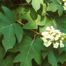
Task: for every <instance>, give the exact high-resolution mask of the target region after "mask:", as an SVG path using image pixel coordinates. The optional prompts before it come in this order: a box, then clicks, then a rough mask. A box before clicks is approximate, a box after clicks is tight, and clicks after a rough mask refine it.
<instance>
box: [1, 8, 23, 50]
mask: <svg viewBox="0 0 66 66" xmlns="http://www.w3.org/2000/svg"><path fill="white" fill-rule="evenodd" d="M2 8H3V11H4V12H5V13H4V14H3V13H0V34H2V35H3V40H2V43H3V46H4V48H5V50H6V51H7V50H8V49H11V48H13V47H14V45H15V43H16V38H17V39H18V41H19V42H20V41H21V39H22V36H23V30H22V27H20V25H18V24H16V21H15V20H13V19H15V18H13V17H12V15H11V14H12V12H11V11H10V10H9V9H8V8H7V7H2ZM7 12H8V13H7ZM18 30H19V31H20V33H19V32H18ZM17 34H18V35H19V37H18V36H17ZM15 35H16V37H15ZM19 38H20V39H19Z"/></svg>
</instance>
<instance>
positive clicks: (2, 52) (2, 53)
mask: <svg viewBox="0 0 66 66" xmlns="http://www.w3.org/2000/svg"><path fill="white" fill-rule="evenodd" d="M5 54H6V53H5V50H4V49H3V47H2V46H1V45H0V64H1V63H2V60H3V58H4V56H5Z"/></svg>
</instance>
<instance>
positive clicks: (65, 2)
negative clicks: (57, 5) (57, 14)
mask: <svg viewBox="0 0 66 66" xmlns="http://www.w3.org/2000/svg"><path fill="white" fill-rule="evenodd" d="M62 1H63V2H64V5H63V8H64V10H66V0H62Z"/></svg>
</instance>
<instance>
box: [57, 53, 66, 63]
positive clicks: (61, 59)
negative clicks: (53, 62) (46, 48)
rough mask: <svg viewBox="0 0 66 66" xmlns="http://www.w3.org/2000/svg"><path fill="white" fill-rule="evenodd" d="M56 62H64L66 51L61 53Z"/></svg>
mask: <svg viewBox="0 0 66 66" xmlns="http://www.w3.org/2000/svg"><path fill="white" fill-rule="evenodd" d="M58 62H60V63H61V64H63V63H64V62H66V53H62V54H61V55H60V56H59V57H58Z"/></svg>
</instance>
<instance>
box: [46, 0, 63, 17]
mask: <svg viewBox="0 0 66 66" xmlns="http://www.w3.org/2000/svg"><path fill="white" fill-rule="evenodd" d="M47 11H51V12H56V11H58V14H59V16H61V15H62V14H63V11H64V9H63V7H62V5H61V4H59V3H58V2H54V1H53V2H52V3H49V4H48V7H47Z"/></svg>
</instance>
